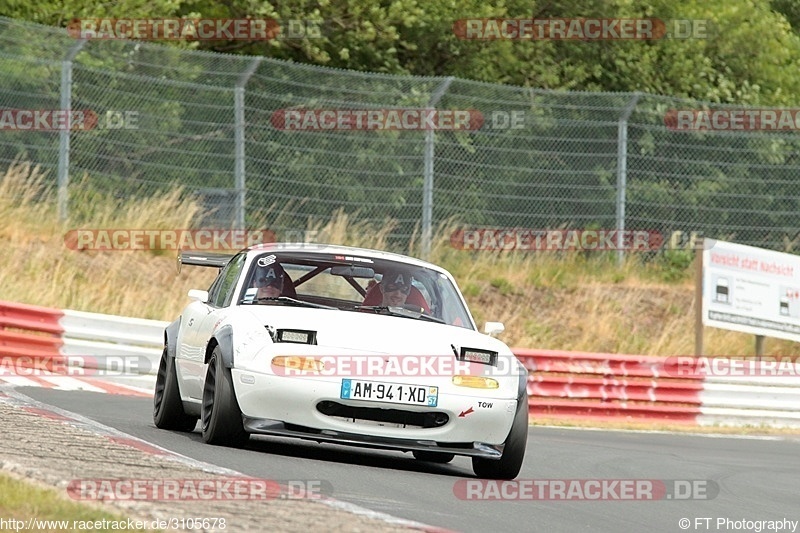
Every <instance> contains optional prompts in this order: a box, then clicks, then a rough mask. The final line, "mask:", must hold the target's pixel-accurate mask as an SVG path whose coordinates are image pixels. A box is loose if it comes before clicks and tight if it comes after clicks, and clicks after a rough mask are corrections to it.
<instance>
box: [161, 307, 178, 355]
mask: <svg viewBox="0 0 800 533" xmlns="http://www.w3.org/2000/svg"><path fill="white" fill-rule="evenodd" d="M180 328H181V318H180V317H178V318H177V320H175V321H174V322H173V323H172V324H170V325H169V326H167V327H166V328H165V329H164V346H166V348H167V357H172V358H173V359H174V358H175V355H176V354H177V350H178V331H179V330H180Z"/></svg>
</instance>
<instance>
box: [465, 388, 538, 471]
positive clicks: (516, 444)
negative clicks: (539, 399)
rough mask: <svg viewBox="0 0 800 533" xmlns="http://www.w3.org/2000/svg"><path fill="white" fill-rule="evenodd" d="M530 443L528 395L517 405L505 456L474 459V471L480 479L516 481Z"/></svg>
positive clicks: (504, 449) (507, 439) (505, 448)
mask: <svg viewBox="0 0 800 533" xmlns="http://www.w3.org/2000/svg"><path fill="white" fill-rule="evenodd" d="M527 443H528V394H527V392H526V393H525V394H524V395H523V397H522V400H521V401H520V403H519V404H518V405H517V412H516V413H515V415H514V423H513V424H511V431H509V432H508V437H507V438H506V440H505V447H504V448H503V456H502V457H501V458H500V459H487V458H485V457H473V458H472V470H473V471H474V472H475V475H476V476H478V477H479V478H484V479H514V478H515V477H517V475H519V471H520V470H521V469H522V460H523V459H524V458H525V446H526V445H527Z"/></svg>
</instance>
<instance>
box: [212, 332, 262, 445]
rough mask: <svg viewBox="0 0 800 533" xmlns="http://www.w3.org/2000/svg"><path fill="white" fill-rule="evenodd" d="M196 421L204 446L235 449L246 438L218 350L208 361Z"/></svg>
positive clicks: (229, 378) (227, 371) (239, 412)
mask: <svg viewBox="0 0 800 533" xmlns="http://www.w3.org/2000/svg"><path fill="white" fill-rule="evenodd" d="M200 420H201V422H202V426H203V442H206V443H208V444H217V445H220V446H233V447H237V448H238V447H241V446H244V445H245V443H246V442H247V440H248V439H249V438H250V435H249V434H248V433H247V432H246V431H245V429H244V425H243V423H242V411H241V410H240V409H239V402H237V401H236V394H235V393H234V390H233V378H232V377H231V369H230V368H226V367H225V365H224V364H223V361H222V350H221V349H220V347H219V346H216V347H215V348H214V351H213V352H212V353H211V359H210V360H209V361H208V369H207V370H206V380H205V383H204V385H203V403H202V408H201V415H200Z"/></svg>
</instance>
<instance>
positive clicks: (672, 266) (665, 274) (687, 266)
mask: <svg viewBox="0 0 800 533" xmlns="http://www.w3.org/2000/svg"><path fill="white" fill-rule="evenodd" d="M693 263H694V252H692V251H691V250H664V252H663V253H661V254H660V255H659V257H658V260H657V263H656V264H657V266H658V269H659V271H660V274H661V278H662V279H663V281H666V282H674V281H682V280H685V279H689V278H690V277H691V276H692V273H693V271H692V264H693Z"/></svg>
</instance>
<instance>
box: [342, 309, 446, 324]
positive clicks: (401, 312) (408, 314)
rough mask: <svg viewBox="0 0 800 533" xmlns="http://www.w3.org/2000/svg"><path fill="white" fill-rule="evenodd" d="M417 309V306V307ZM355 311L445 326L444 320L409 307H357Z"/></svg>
mask: <svg viewBox="0 0 800 533" xmlns="http://www.w3.org/2000/svg"><path fill="white" fill-rule="evenodd" d="M415 307H416V306H415ZM355 309H357V310H358V311H376V312H378V313H386V314H389V315H392V316H401V317H403V318H422V319H425V320H428V321H430V322H437V323H439V324H444V323H445V322H444V320H442V319H441V318H436V317H435V316H431V315H428V314H426V313H425V312H424V311H422V309H420V310H419V311H415V310H414V309H410V308H407V307H394V306H388V305H357V306H355Z"/></svg>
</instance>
